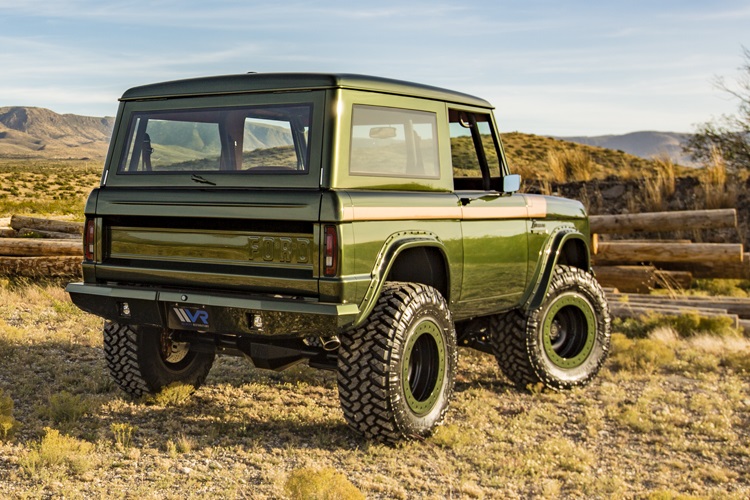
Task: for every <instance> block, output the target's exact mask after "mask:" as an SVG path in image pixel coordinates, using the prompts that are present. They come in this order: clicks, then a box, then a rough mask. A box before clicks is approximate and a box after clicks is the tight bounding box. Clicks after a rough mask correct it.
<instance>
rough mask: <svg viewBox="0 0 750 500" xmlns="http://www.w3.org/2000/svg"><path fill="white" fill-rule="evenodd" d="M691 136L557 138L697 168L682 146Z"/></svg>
mask: <svg viewBox="0 0 750 500" xmlns="http://www.w3.org/2000/svg"><path fill="white" fill-rule="evenodd" d="M690 136H691V134H682V133H677V132H632V133H630V134H623V135H599V136H594V137H555V138H556V139H561V140H563V141H570V142H576V143H578V144H587V145H589V146H598V147H600V148H607V149H614V150H617V151H624V152H625V153H629V154H631V155H633V156H640V157H641V158H646V159H649V160H650V159H652V158H656V157H659V156H664V155H666V156H668V157H670V158H671V159H672V161H674V162H675V163H679V164H680V165H684V166H695V165H694V164H693V161H692V159H691V158H690V155H687V154H685V152H684V151H683V150H682V146H683V145H684V144H685V143H686V142H687V140H688V139H689V138H690Z"/></svg>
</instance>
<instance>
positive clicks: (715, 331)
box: [613, 312, 737, 338]
mask: <svg viewBox="0 0 750 500" xmlns="http://www.w3.org/2000/svg"><path fill="white" fill-rule="evenodd" d="M613 325H614V328H615V330H616V331H618V332H620V333H624V334H625V336H627V337H629V338H646V337H648V336H649V335H650V334H651V333H652V332H653V331H654V330H657V329H659V328H671V329H672V330H674V331H675V332H676V333H677V335H678V336H679V337H682V338H687V337H692V336H695V335H699V334H703V333H706V334H711V335H716V336H736V335H737V330H736V329H735V328H734V321H733V320H732V319H731V318H729V317H726V316H714V317H706V316H701V315H700V314H698V313H697V312H685V313H682V314H680V315H677V316H671V315H670V316H667V315H662V314H647V315H644V316H641V317H640V318H637V319H634V318H626V319H621V318H616V319H615V320H614V322H613Z"/></svg>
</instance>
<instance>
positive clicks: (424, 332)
mask: <svg viewBox="0 0 750 500" xmlns="http://www.w3.org/2000/svg"><path fill="white" fill-rule="evenodd" d="M338 352H339V361H338V388H339V400H340V402H341V407H342V410H343V412H344V417H345V418H346V421H347V423H348V424H349V426H350V427H351V428H352V429H354V430H355V431H356V432H358V433H359V434H361V435H363V436H364V437H366V438H367V439H374V440H377V441H381V442H385V443H389V444H395V443H397V442H399V441H402V440H404V439H410V438H422V437H426V436H428V435H430V434H431V433H432V432H433V430H434V428H435V427H436V426H437V425H439V424H440V423H442V421H443V419H444V417H445V413H446V412H447V410H448V404H449V401H450V398H451V395H452V393H453V384H454V376H455V371H456V365H457V349H456V331H455V327H454V325H453V321H452V318H451V313H450V311H449V309H448V304H447V303H446V301H445V299H444V298H443V296H442V295H441V294H440V292H438V291H437V290H436V289H434V288H432V287H429V286H425V285H421V284H415V283H386V285H385V287H384V289H383V292H382V294H381V296H380V298H379V299H378V302H377V304H376V306H375V308H374V309H373V312H372V313H371V315H370V318H369V319H368V321H367V323H365V324H364V325H363V326H361V327H359V328H357V329H355V330H353V331H350V332H347V333H346V334H344V335H342V338H341V346H340V347H339V351H338Z"/></svg>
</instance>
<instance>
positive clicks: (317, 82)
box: [120, 73, 492, 107]
mask: <svg viewBox="0 0 750 500" xmlns="http://www.w3.org/2000/svg"><path fill="white" fill-rule="evenodd" d="M330 88H348V89H357V90H368V91H375V92H383V93H387V94H396V95H404V96H413V97H424V98H428V99H435V100H439V101H448V102H454V103H460V104H467V105H471V106H480V107H492V105H491V104H490V103H489V102H487V101H485V100H484V99H480V98H479V97H474V96H472V95H469V94H463V93H461V92H455V91H453V90H446V89H442V88H438V87H431V86H429V85H421V84H418V83H411V82H405V81H401V80H393V79H389V78H380V77H376V76H367V75H354V74H345V73H340V74H334V73H246V74H239V75H223V76H208V77H201V78H190V79H186V80H174V81H169V82H162V83H154V84H151V85H143V86H139V87H133V88H131V89H129V90H127V91H126V92H125V93H124V94H123V95H122V97H121V98H120V100H121V101H133V100H141V99H150V98H158V99H164V98H169V97H188V96H204V95H220V94H242V93H251V92H268V91H299V90H316V89H330Z"/></svg>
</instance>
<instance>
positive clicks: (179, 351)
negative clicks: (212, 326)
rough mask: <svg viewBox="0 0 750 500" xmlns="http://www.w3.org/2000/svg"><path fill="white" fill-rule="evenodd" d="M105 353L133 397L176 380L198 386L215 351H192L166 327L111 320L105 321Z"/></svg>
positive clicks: (114, 373)
mask: <svg viewBox="0 0 750 500" xmlns="http://www.w3.org/2000/svg"><path fill="white" fill-rule="evenodd" d="M104 354H105V357H106V360H107V366H108V367H109V372H110V374H111V375H112V378H114V380H115V382H116V383H117V385H119V386H120V388H121V389H122V390H124V391H125V392H127V393H128V394H130V395H131V396H134V397H140V396H143V395H145V394H155V393H157V392H159V391H160V390H161V389H162V388H164V387H166V386H168V385H170V384H173V383H175V382H180V383H184V384H189V385H192V386H193V387H196V388H197V387H199V386H200V385H201V384H202V383H203V382H204V381H205V380H206V376H208V372H209V370H210V369H211V366H212V365H213V362H214V354H212V353H203V352H194V351H191V350H190V344H188V343H186V342H174V341H172V339H171V337H170V335H169V333H168V331H167V330H160V329H158V328H151V327H144V326H129V325H121V324H119V323H113V322H109V321H108V322H106V323H105V324H104Z"/></svg>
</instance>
